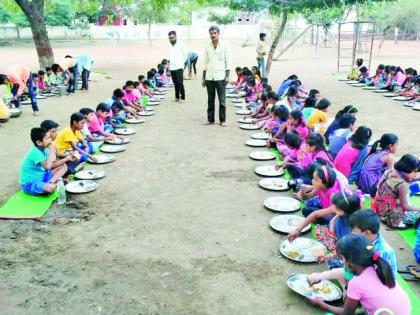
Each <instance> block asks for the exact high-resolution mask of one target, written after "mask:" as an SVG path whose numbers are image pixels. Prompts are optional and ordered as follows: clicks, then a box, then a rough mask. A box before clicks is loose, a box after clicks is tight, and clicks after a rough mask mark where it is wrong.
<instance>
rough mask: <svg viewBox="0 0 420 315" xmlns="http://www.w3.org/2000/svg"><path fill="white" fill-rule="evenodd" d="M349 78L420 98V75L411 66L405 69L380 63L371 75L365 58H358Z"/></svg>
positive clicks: (402, 94) (416, 98)
mask: <svg viewBox="0 0 420 315" xmlns="http://www.w3.org/2000/svg"><path fill="white" fill-rule="evenodd" d="M348 78H349V79H352V80H357V81H359V82H360V83H364V84H366V85H367V86H374V87H376V88H378V89H383V90H389V91H394V92H395V93H396V94H398V95H399V96H406V97H411V98H413V99H415V101H417V100H418V99H419V98H420V76H419V75H418V72H417V70H416V69H413V68H411V67H409V68H407V69H405V70H403V69H402V68H401V67H399V66H393V65H384V64H380V65H379V66H378V67H377V69H376V71H375V74H374V75H370V74H369V70H368V69H367V67H365V66H363V59H357V61H356V65H355V67H354V68H353V70H352V73H351V74H349V76H348Z"/></svg>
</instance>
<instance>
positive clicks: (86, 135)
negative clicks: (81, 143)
mask: <svg viewBox="0 0 420 315" xmlns="http://www.w3.org/2000/svg"><path fill="white" fill-rule="evenodd" d="M79 113H80V114H82V115H83V116H84V117H85V119H86V123H85V124H84V126H83V129H82V135H83V139H84V140H85V142H86V143H87V145H88V147H89V153H90V154H92V153H94V152H96V151H97V150H98V149H99V147H100V146H101V145H102V144H103V143H104V139H105V140H113V139H114V138H113V137H105V138H104V137H102V136H99V137H94V136H93V135H92V133H91V132H90V131H89V127H88V124H89V122H91V121H92V120H94V117H93V116H94V115H95V112H94V110H93V109H91V108H82V109H80V110H79Z"/></svg>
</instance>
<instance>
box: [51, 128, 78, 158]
mask: <svg viewBox="0 0 420 315" xmlns="http://www.w3.org/2000/svg"><path fill="white" fill-rule="evenodd" d="M80 140H83V135H82V133H81V132H80V131H79V130H76V131H75V132H73V130H71V128H70V127H67V128H65V129H63V130H62V131H61V132H60V133H59V134H58V136H57V138H56V139H55V142H54V144H55V146H56V147H57V151H58V153H59V154H63V153H64V152H66V151H69V150H72V149H73V147H72V146H71V143H72V142H78V141H80Z"/></svg>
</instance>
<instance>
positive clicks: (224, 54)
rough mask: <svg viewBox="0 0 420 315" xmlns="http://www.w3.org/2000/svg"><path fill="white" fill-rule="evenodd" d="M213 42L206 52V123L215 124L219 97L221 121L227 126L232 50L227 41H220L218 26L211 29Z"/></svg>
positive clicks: (204, 79)
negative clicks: (228, 86) (227, 93)
mask: <svg viewBox="0 0 420 315" xmlns="http://www.w3.org/2000/svg"><path fill="white" fill-rule="evenodd" d="M209 34H210V39H211V43H210V44H209V45H208V46H207V47H206V50H205V52H204V65H203V67H204V71H203V83H202V84H203V87H207V96H208V107H207V122H206V123H205V124H206V125H211V124H214V115H215V108H214V103H215V99H216V92H217V97H218V98H219V121H220V125H221V126H222V127H226V102H225V98H226V84H227V83H228V82H229V74H230V50H229V46H228V44H227V43H224V42H220V41H219V35H220V30H219V28H218V27H217V26H211V27H210V29H209Z"/></svg>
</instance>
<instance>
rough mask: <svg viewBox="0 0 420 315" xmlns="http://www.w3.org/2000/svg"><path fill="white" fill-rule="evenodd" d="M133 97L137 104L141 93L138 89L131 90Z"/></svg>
mask: <svg viewBox="0 0 420 315" xmlns="http://www.w3.org/2000/svg"><path fill="white" fill-rule="evenodd" d="M133 95H134V101H135V102H137V101H138V100H139V99H141V92H140V90H139V89H134V90H133Z"/></svg>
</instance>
